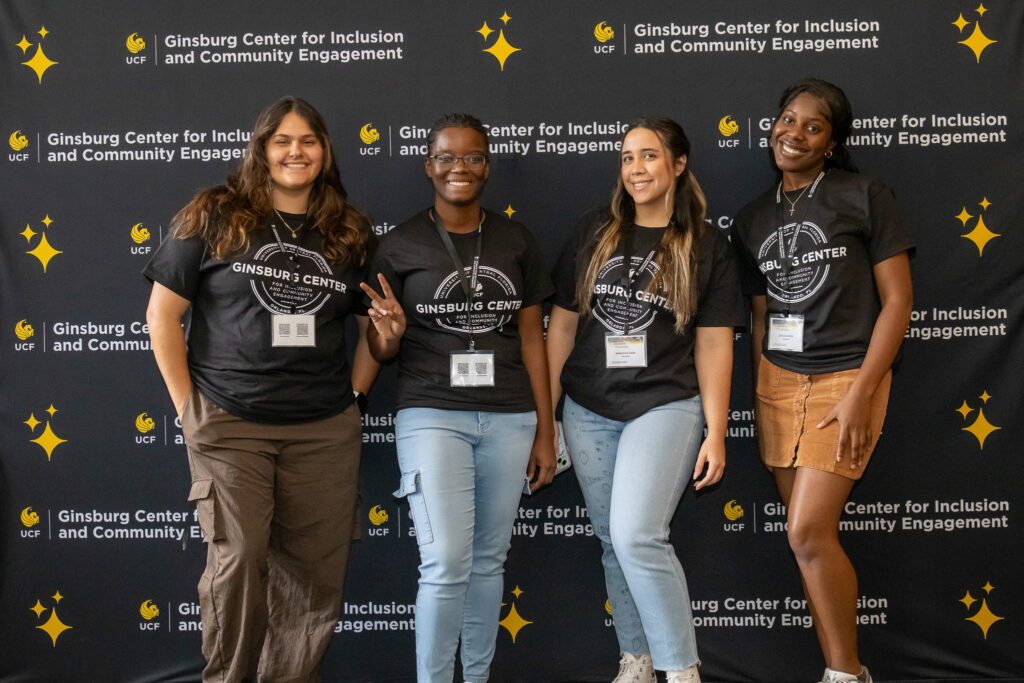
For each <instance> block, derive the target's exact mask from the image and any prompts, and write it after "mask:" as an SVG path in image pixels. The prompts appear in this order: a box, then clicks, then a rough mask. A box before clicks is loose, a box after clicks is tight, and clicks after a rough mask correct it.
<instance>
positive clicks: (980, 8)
mask: <svg viewBox="0 0 1024 683" xmlns="http://www.w3.org/2000/svg"><path fill="white" fill-rule="evenodd" d="M974 11H975V12H977V13H978V16H979V17H983V16H985V12H987V11H988V10H987V9H985V5H983V4H981V3H979V4H978V9H976V10H974Z"/></svg>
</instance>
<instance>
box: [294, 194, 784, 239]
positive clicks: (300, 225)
mask: <svg viewBox="0 0 1024 683" xmlns="http://www.w3.org/2000/svg"><path fill="white" fill-rule="evenodd" d="M786 199H789V198H788V197H787V198H786ZM274 213H276V214H277V217H278V218H280V219H281V222H282V223H284V227H286V228H288V232H290V233H291V234H292V239H293V240H297V239H299V230H302V229H303V228H304V227H306V221H302V223H300V224H299V227H297V228H294V229H293V228H292V226H290V225H288V221H286V220H285V219H284V216H282V215H281V212H280V211H278V210H277V209H274ZM790 213H793V212H792V211H790Z"/></svg>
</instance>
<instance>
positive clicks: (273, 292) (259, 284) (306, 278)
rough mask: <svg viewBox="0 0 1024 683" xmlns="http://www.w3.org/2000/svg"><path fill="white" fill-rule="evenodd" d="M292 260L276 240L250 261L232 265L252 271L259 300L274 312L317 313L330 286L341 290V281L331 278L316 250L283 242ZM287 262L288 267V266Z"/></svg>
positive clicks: (324, 301) (326, 297) (257, 252)
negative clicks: (293, 258)
mask: <svg viewBox="0 0 1024 683" xmlns="http://www.w3.org/2000/svg"><path fill="white" fill-rule="evenodd" d="M284 248H285V251H286V253H287V254H289V255H293V256H294V257H295V261H294V263H293V262H291V261H289V260H288V258H287V256H285V255H284V254H282V252H281V248H280V247H279V246H278V244H277V243H276V242H271V243H270V244H266V245H264V246H263V247H261V248H260V249H259V250H257V251H256V253H255V254H253V257H252V261H251V262H248V263H247V262H241V261H238V262H235V263H233V264H232V269H233V270H234V271H235V272H238V273H241V274H243V275H251V276H252V277H251V279H250V284H251V286H252V291H253V293H254V294H255V295H256V298H257V299H258V300H259V302H260V304H262V306H263V307H264V308H265V309H267V310H268V311H271V312H273V313H303V314H311V313H316V312H317V311H319V310H320V309H321V308H323V306H324V304H326V303H327V301H328V300H329V299H330V298H331V290H333V291H337V292H341V293H344V292H345V289H346V286H345V284H344V283H342V282H339V281H338V280H336V279H334V273H333V271H331V268H330V266H329V265H327V261H326V260H325V259H324V257H323V256H321V255H320V254H318V253H317V252H315V251H311V250H309V249H303V248H302V247H299V246H296V245H294V244H286V245H284ZM289 266H290V267H289Z"/></svg>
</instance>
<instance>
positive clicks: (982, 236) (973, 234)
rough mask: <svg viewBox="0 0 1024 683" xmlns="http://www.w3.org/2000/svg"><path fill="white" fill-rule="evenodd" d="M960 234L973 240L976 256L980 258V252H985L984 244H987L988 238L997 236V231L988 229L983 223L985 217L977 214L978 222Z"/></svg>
mask: <svg viewBox="0 0 1024 683" xmlns="http://www.w3.org/2000/svg"><path fill="white" fill-rule="evenodd" d="M960 236H961V237H963V238H964V239H968V240H970V241H972V242H974V245H975V246H976V247H978V258H981V256H982V254H983V253H984V252H985V245H986V244H988V243H989V241H990V240H993V239H995V238H996V237H999V233H995V232H992V231H991V230H989V229H988V226H986V225H985V219H984V218H982V217H980V216H979V217H978V222H977V223H976V224H975V225H974V229H973V230H971V231H970V232H969V233H967V234H966V235H960Z"/></svg>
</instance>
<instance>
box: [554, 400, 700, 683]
mask: <svg viewBox="0 0 1024 683" xmlns="http://www.w3.org/2000/svg"><path fill="white" fill-rule="evenodd" d="M562 428H563V430H564V432H565V444H566V448H567V449H568V450H569V455H570V456H571V457H572V464H573V469H574V470H576V478H577V479H578V480H579V482H580V488H582V489H583V498H584V500H586V503H587V510H588V512H589V514H590V520H591V523H592V524H593V526H594V533H595V535H597V537H598V538H599V539H600V540H601V547H602V548H603V551H604V552H603V553H602V556H601V562H602V564H603V565H604V579H605V586H606V588H607V590H608V600H609V602H610V604H611V607H612V618H613V619H614V620H615V635H616V636H617V637H618V640H619V649H620V650H621V651H622V652H630V653H632V654H635V655H639V654H648V653H650V655H651V658H652V659H653V660H654V667H655V668H656V669H659V670H663V671H673V670H677V669H685V668H686V667H688V666H691V665H693V664H697V663H698V661H699V659H698V657H697V640H696V636H695V634H694V630H693V619H692V616H691V613H690V594H689V591H688V590H687V587H686V577H685V576H684V574H683V568H682V566H681V565H680V564H679V559H678V558H677V557H676V553H675V549H674V548H673V547H672V545H671V544H670V543H669V540H668V535H669V524H670V523H671V521H672V516H673V515H674V514H675V510H676V507H677V506H678V505H679V500H680V498H682V495H683V491H684V490H685V489H686V487H687V485H688V484H689V482H690V478H691V477H692V476H693V467H694V465H695V463H696V461H697V453H698V451H699V450H700V444H701V441H702V439H703V429H704V411H703V407H702V405H701V401H700V397H699V396H695V397H693V398H691V399H687V400H685V401H674V402H672V403H667V404H665V405H661V406H658V407H657V408H652V409H651V410H648V411H647V412H646V413H644V414H643V415H641V416H640V417H637V418H635V419H632V420H629V421H626V422H619V421H617V420H609V419H608V418H605V417H601V416H600V415H598V414H597V413H593V412H591V411H589V410H587V409H586V408H584V407H583V406H581V405H579V404H578V403H576V402H575V401H573V400H572V399H571V398H569V397H568V396H566V398H565V408H564V410H563V414H562Z"/></svg>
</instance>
